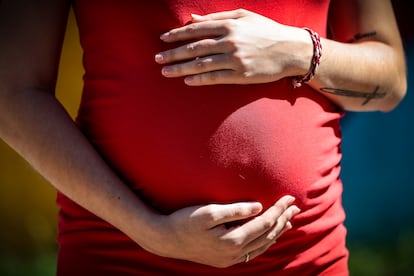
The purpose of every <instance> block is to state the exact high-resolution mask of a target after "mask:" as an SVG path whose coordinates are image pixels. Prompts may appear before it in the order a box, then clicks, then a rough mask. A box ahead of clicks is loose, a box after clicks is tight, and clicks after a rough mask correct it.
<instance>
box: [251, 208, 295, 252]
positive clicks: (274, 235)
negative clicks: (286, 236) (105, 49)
mask: <svg viewBox="0 0 414 276" xmlns="http://www.w3.org/2000/svg"><path fill="white" fill-rule="evenodd" d="M299 212H300V210H299V208H298V207H296V206H295V205H293V206H290V207H289V208H288V209H286V211H285V212H283V214H282V215H280V216H279V218H278V219H277V222H276V224H275V225H274V227H273V228H272V229H270V230H269V231H268V232H266V233H264V234H263V235H262V236H260V237H259V238H257V239H255V240H253V241H252V242H250V243H249V244H247V245H246V246H245V249H246V250H247V251H249V252H251V251H255V250H259V251H260V248H268V246H269V245H271V244H273V243H275V242H276V240H277V239H278V238H279V237H280V236H281V235H282V234H283V233H285V232H286V231H288V230H290V229H291V228H292V224H291V222H290V220H291V219H292V218H293V217H294V216H295V215H297V214H298V213H299Z"/></svg>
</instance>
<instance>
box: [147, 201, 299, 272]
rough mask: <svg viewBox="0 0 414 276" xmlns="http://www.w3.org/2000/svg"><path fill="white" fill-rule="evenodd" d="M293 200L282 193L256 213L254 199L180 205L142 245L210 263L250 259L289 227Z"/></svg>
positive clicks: (163, 253) (296, 210)
mask: <svg viewBox="0 0 414 276" xmlns="http://www.w3.org/2000/svg"><path fill="white" fill-rule="evenodd" d="M293 201H294V198H293V197H292V196H284V197H282V198H281V199H279V200H278V201H277V202H276V203H275V204H274V205H273V206H271V207H270V208H269V209H267V210H265V211H264V212H263V213H262V214H260V215H259V213H260V212H261V211H262V205H261V204H260V203H257V202H240V203H233V204H223V205H220V204H209V205H205V206H192V207H187V208H183V209H180V210H178V211H176V212H174V213H172V214H171V215H169V216H166V217H165V220H162V223H161V225H160V227H163V230H162V231H161V232H160V233H162V235H161V236H160V238H159V239H156V240H151V246H148V247H146V246H145V245H143V247H144V248H146V249H147V250H149V251H151V252H152V253H154V254H157V255H161V256H165V257H170V258H176V259H183V260H188V261H192V262H197V263H202V264H206V265H210V266H214V267H228V266H231V265H234V264H237V263H241V262H244V261H246V255H247V254H249V258H250V260H251V259H253V258H255V257H257V256H258V255H261V254H262V253H263V252H265V251H266V250H267V249H268V248H269V247H270V246H271V245H272V244H274V243H275V242H276V239H277V238H278V237H279V236H280V235H282V234H283V233H284V232H285V231H286V230H289V229H290V228H292V225H291V223H290V220H291V219H292V218H293V217H294V216H295V215H296V214H297V213H299V211H300V210H299V208H298V207H297V206H295V205H292V203H293ZM247 219H248V221H247V222H243V223H241V224H240V225H238V226H234V227H228V225H229V224H234V223H237V222H240V221H242V220H247ZM141 245H142V244H141Z"/></svg>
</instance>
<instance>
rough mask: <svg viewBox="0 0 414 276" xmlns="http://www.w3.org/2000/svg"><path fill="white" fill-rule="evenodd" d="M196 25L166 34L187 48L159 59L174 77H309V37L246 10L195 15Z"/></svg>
mask: <svg viewBox="0 0 414 276" xmlns="http://www.w3.org/2000/svg"><path fill="white" fill-rule="evenodd" d="M192 19H193V20H192V23H191V24H189V25H186V26H183V27H181V28H177V29H173V30H171V31H169V32H167V33H164V34H163V35H161V40H163V41H164V42H179V41H184V45H182V46H180V47H178V48H174V49H170V50H167V51H164V52H161V53H158V54H157V55H155V60H156V62H157V63H159V64H162V65H164V66H163V68H162V74H163V75H164V76H165V77H168V78H174V77H185V78H184V81H185V83H186V84H188V85H212V84H223V83H233V84H248V83H265V82H271V81H276V80H279V79H281V78H283V77H286V76H296V75H303V74H305V73H306V72H307V71H308V69H309V66H310V60H311V58H312V54H313V46H312V41H311V39H310V37H309V34H308V33H307V32H306V31H305V30H303V29H300V28H295V27H290V26H285V25H282V24H279V23H277V22H275V21H273V20H270V19H269V18H266V17H263V16H261V15H258V14H256V13H253V12H250V11H246V10H242V9H240V10H234V11H227V12H218V13H212V14H208V15H205V16H200V15H192Z"/></svg>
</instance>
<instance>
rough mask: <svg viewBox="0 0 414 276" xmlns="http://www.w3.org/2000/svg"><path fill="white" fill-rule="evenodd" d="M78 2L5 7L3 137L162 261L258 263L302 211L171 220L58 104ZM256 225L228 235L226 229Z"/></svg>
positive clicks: (6, 3)
mask: <svg viewBox="0 0 414 276" xmlns="http://www.w3.org/2000/svg"><path fill="white" fill-rule="evenodd" d="M69 8H70V3H69V1H64V0H60V1H58V0H42V1H31V0H3V1H1V2H0V41H1V43H0V138H1V139H3V140H4V141H5V142H6V143H7V144H8V145H10V146H11V147H12V148H13V149H14V150H16V152H17V153H19V154H20V155H21V156H22V157H23V158H25V159H26V160H27V161H28V162H29V163H30V164H31V165H32V166H33V167H34V168H35V169H36V170H37V171H39V173H40V174H42V175H43V176H44V177H45V178H46V179H47V180H48V181H49V182H50V183H51V184H52V185H53V186H54V187H56V189H58V190H60V191H61V192H62V193H64V194H65V195H67V196H68V197H69V198H71V199H72V200H74V201H75V202H77V203H78V204H79V205H81V206H83V207H84V208H86V209H88V210H89V211H91V212H92V213H94V214H96V215H97V216H99V217H101V218H102V219H104V220H106V221H108V222H109V223H111V224H112V225H114V226H115V227H117V228H118V229H120V230H121V231H123V232H124V233H125V234H126V235H128V236H129V237H131V239H133V240H134V241H135V242H136V243H138V244H139V245H140V246H141V247H143V248H144V249H146V250H148V251H150V252H152V253H154V254H158V255H160V256H165V257H171V258H177V259H184V260H189V261H193V262H198V263H203V264H206V265H210V266H215V267H228V266H231V265H234V264H236V263H240V262H244V261H245V258H246V257H245V256H246V254H248V253H249V254H250V259H254V258H255V257H257V256H258V255H260V254H262V253H263V252H264V251H266V250H267V248H269V246H271V245H272V244H274V243H275V241H276V239H277V238H278V237H279V236H280V235H281V234H283V232H284V231H286V230H288V229H290V228H291V227H292V225H291V224H290V220H291V219H292V218H293V216H294V215H296V214H297V213H298V212H299V209H298V208H297V207H296V206H295V205H293V201H294V198H293V197H291V196H285V197H282V198H281V199H279V200H278V201H277V202H275V204H274V205H273V206H272V207H270V208H269V209H267V210H262V205H261V204H260V203H259V202H238V203H233V204H223V205H218V204H206V205H202V206H190V207H187V208H184V209H181V210H177V211H176V212H174V213H172V214H171V215H162V214H160V213H158V212H157V211H156V210H154V209H151V208H149V207H148V205H147V204H146V203H145V202H143V201H142V200H141V199H140V198H139V196H138V195H136V194H135V193H133V192H132V191H131V190H130V189H129V188H128V187H127V185H125V183H123V182H122V180H121V179H120V178H119V177H118V176H117V175H116V174H115V173H114V172H113V171H112V170H111V169H110V167H109V166H108V165H107V163H106V162H105V160H103V159H102V157H101V156H100V155H99V154H98V153H97V152H96V150H95V149H94V147H93V146H92V145H91V143H90V142H89V141H88V140H87V139H86V138H85V137H84V136H83V135H82V133H81V132H80V131H79V129H78V128H77V127H76V126H75V124H74V122H73V121H72V119H71V118H70V116H69V115H68V113H67V112H66V110H64V108H63V107H62V106H61V104H60V103H59V102H58V100H57V99H56V98H55V95H54V92H55V84H56V77H57V72H58V64H59V56H60V50H61V46H62V41H63V37H64V31H65V26H66V21H67V15H68V11H69ZM247 218H251V220H249V222H247V223H244V224H242V225H240V226H238V227H233V228H230V229H227V228H226V227H225V226H224V224H225V223H227V222H233V221H238V220H242V219H247Z"/></svg>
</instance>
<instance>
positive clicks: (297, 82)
mask: <svg viewBox="0 0 414 276" xmlns="http://www.w3.org/2000/svg"><path fill="white" fill-rule="evenodd" d="M303 29H304V30H306V31H308V32H309V34H310V36H311V38H312V43H313V56H312V61H311V66H310V68H309V71H308V72H307V73H306V74H305V75H303V76H296V77H294V78H293V80H292V84H293V87H294V88H298V87H301V86H302V84H304V83H306V82H309V81H310V80H311V79H312V78H313V77H314V76H315V73H316V70H317V69H318V66H319V63H320V62H321V56H322V44H321V38H320V36H319V34H318V33H317V32H315V31H313V30H311V29H309V28H303Z"/></svg>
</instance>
